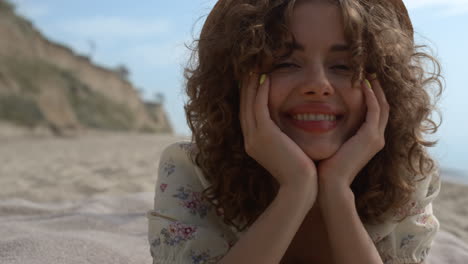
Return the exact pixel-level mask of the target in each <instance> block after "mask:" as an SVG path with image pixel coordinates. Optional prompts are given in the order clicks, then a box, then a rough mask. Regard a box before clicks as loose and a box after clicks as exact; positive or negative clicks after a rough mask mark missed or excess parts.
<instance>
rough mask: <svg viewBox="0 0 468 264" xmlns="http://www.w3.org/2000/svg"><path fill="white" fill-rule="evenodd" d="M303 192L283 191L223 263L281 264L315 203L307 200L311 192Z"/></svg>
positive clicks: (283, 189) (288, 189) (287, 189)
mask: <svg viewBox="0 0 468 264" xmlns="http://www.w3.org/2000/svg"><path fill="white" fill-rule="evenodd" d="M301 189H302V190H300V189H298V188H281V189H280V190H279V192H278V194H277V196H276V198H275V199H274V200H273V202H272V203H271V204H270V205H269V206H268V208H267V209H266V210H265V211H264V212H263V213H262V214H261V215H260V217H259V218H258V219H257V220H256V221H255V222H254V223H253V224H252V226H251V227H250V228H249V230H248V231H247V232H246V233H245V234H244V235H243V236H242V237H241V238H240V239H239V241H238V242H237V243H236V244H235V245H234V247H233V248H231V250H230V251H229V252H228V254H227V255H226V256H224V258H223V259H222V260H221V262H220V263H223V264H228V263H229V264H230V263H236V264H237V263H246V264H248V263H255V264H262V263H265V264H275V263H279V262H280V261H281V259H282V257H283V255H284V254H285V252H286V250H287V249H288V246H289V244H290V243H291V241H292V239H293V238H294V235H295V234H296V232H297V230H298V229H299V227H300V225H301V224H302V221H303V220H304V218H305V216H306V215H307V212H308V211H309V210H310V208H311V207H312V205H313V203H314V202H315V199H313V201H312V200H311V199H309V198H308V197H310V191H309V190H308V189H307V188H302V187H301ZM312 191H313V190H312ZM308 192H309V193H308ZM314 197H315V196H314Z"/></svg>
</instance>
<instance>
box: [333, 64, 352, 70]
mask: <svg viewBox="0 0 468 264" xmlns="http://www.w3.org/2000/svg"><path fill="white" fill-rule="evenodd" d="M332 69H338V70H345V71H348V70H350V69H351V68H349V67H348V66H347V65H335V66H333V67H332Z"/></svg>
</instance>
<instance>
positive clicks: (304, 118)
mask: <svg viewBox="0 0 468 264" xmlns="http://www.w3.org/2000/svg"><path fill="white" fill-rule="evenodd" d="M293 118H294V119H296V120H301V121H335V120H336V116H334V115H325V114H317V115H315V114H298V115H293Z"/></svg>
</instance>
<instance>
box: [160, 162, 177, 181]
mask: <svg viewBox="0 0 468 264" xmlns="http://www.w3.org/2000/svg"><path fill="white" fill-rule="evenodd" d="M162 168H163V171H164V175H166V177H169V176H170V175H171V174H172V173H174V171H175V164H174V160H172V159H169V160H167V161H164V163H163V164H162Z"/></svg>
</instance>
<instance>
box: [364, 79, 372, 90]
mask: <svg viewBox="0 0 468 264" xmlns="http://www.w3.org/2000/svg"><path fill="white" fill-rule="evenodd" d="M364 85H366V86H367V88H369V89H371V90H372V85H371V84H370V82H369V80H367V79H365V80H364Z"/></svg>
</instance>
